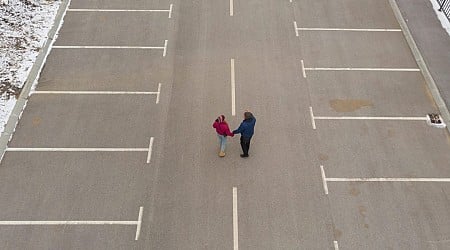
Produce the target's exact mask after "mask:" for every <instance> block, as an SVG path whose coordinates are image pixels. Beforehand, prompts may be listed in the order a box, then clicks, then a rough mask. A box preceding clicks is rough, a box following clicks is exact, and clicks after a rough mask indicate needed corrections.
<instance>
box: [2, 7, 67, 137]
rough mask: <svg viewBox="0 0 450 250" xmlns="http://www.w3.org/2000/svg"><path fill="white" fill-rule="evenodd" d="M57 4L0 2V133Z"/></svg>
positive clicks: (49, 26)
mask: <svg viewBox="0 0 450 250" xmlns="http://www.w3.org/2000/svg"><path fill="white" fill-rule="evenodd" d="M60 4H61V1H60V0H9V1H7V3H6V4H3V5H0V33H1V34H2V35H1V36H0V133H2V132H3V130H4V128H5V125H6V122H7V121H8V118H9V116H10V114H11V111H12V109H13V107H14V104H15V103H16V99H17V97H18V96H19V94H20V92H21V90H22V88H23V85H24V84H25V81H26V79H27V76H28V73H29V72H30V70H31V67H32V66H33V63H34V62H35V60H36V57H37V55H38V53H39V51H40V49H41V48H42V46H43V45H44V43H45V41H46V39H47V35H48V32H49V30H50V29H51V28H52V26H53V22H54V19H55V16H56V13H57V11H58V8H59V5H60Z"/></svg>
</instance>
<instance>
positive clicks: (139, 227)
mask: <svg viewBox="0 0 450 250" xmlns="http://www.w3.org/2000/svg"><path fill="white" fill-rule="evenodd" d="M143 212H144V207H140V208H139V215H138V221H137V225H136V236H135V237H134V240H138V239H139V235H140V234H141V226H142V214H143Z"/></svg>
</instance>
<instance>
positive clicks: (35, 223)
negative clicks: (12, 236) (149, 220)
mask: <svg viewBox="0 0 450 250" xmlns="http://www.w3.org/2000/svg"><path fill="white" fill-rule="evenodd" d="M137 224H138V222H137V221H0V226H58V225H137Z"/></svg>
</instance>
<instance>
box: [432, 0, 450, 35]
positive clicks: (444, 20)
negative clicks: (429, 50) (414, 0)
mask: <svg viewBox="0 0 450 250" xmlns="http://www.w3.org/2000/svg"><path fill="white" fill-rule="evenodd" d="M430 1H431V4H432V5H433V10H434V12H436V15H437V17H438V19H439V21H440V22H441V25H442V27H443V28H444V29H445V30H446V31H447V34H448V35H449V36H450V21H449V20H448V18H447V17H446V16H445V14H444V12H442V11H439V8H440V6H439V4H438V2H437V1H436V0H430Z"/></svg>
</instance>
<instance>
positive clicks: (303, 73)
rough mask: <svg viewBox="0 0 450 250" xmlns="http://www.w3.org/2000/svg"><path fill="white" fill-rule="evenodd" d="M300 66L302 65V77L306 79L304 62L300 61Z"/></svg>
mask: <svg viewBox="0 0 450 250" xmlns="http://www.w3.org/2000/svg"><path fill="white" fill-rule="evenodd" d="M300 64H301V65H302V75H303V78H306V71H305V62H304V61H303V60H300Z"/></svg>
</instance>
